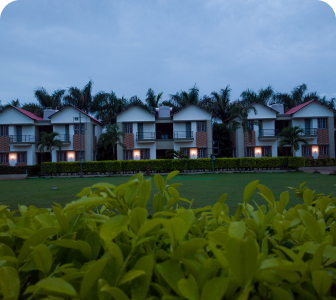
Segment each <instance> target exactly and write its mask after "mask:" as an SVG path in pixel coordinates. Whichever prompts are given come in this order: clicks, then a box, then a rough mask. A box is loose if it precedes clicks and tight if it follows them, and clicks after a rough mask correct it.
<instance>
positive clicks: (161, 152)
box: [156, 149, 169, 159]
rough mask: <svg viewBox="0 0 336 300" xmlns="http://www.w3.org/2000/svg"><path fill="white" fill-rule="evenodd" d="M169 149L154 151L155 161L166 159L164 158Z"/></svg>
mask: <svg viewBox="0 0 336 300" xmlns="http://www.w3.org/2000/svg"><path fill="white" fill-rule="evenodd" d="M167 150H169V149H165V150H156V159H167V158H166V151H167Z"/></svg>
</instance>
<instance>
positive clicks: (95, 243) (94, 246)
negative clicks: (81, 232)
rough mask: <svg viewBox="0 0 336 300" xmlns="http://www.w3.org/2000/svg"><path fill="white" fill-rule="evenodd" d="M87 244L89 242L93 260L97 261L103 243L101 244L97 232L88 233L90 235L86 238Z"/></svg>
mask: <svg viewBox="0 0 336 300" xmlns="http://www.w3.org/2000/svg"><path fill="white" fill-rule="evenodd" d="M85 242H87V243H88V244H89V245H90V247H91V252H92V257H91V259H92V260H95V259H97V257H98V255H99V252H100V249H101V242H100V236H99V234H98V233H97V232H96V231H91V232H90V233H88V235H87V236H86V237H85Z"/></svg>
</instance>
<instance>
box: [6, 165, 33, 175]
mask: <svg viewBox="0 0 336 300" xmlns="http://www.w3.org/2000/svg"><path fill="white" fill-rule="evenodd" d="M26 170H27V167H25V166H22V167H11V166H7V165H3V164H0V174H26Z"/></svg>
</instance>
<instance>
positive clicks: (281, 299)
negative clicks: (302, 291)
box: [270, 286, 293, 300]
mask: <svg viewBox="0 0 336 300" xmlns="http://www.w3.org/2000/svg"><path fill="white" fill-rule="evenodd" d="M270 289H271V291H272V295H273V299H274V300H285V299H286V300H291V299H293V297H292V296H291V294H290V293H288V292H287V291H286V290H285V289H283V288H281V287H276V286H270Z"/></svg>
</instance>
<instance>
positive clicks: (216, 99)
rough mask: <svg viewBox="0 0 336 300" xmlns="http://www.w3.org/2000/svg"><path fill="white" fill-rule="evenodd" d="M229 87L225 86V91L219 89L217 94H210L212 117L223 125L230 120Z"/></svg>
mask: <svg viewBox="0 0 336 300" xmlns="http://www.w3.org/2000/svg"><path fill="white" fill-rule="evenodd" d="M230 93H231V89H230V86H229V85H227V86H226V88H225V89H221V90H220V92H219V93H217V92H212V93H211V95H212V99H213V105H212V112H213V114H214V117H215V118H217V119H220V120H221V121H222V122H223V123H224V122H225V121H226V120H227V119H229V118H230V115H231V109H232V103H231V102H230Z"/></svg>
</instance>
